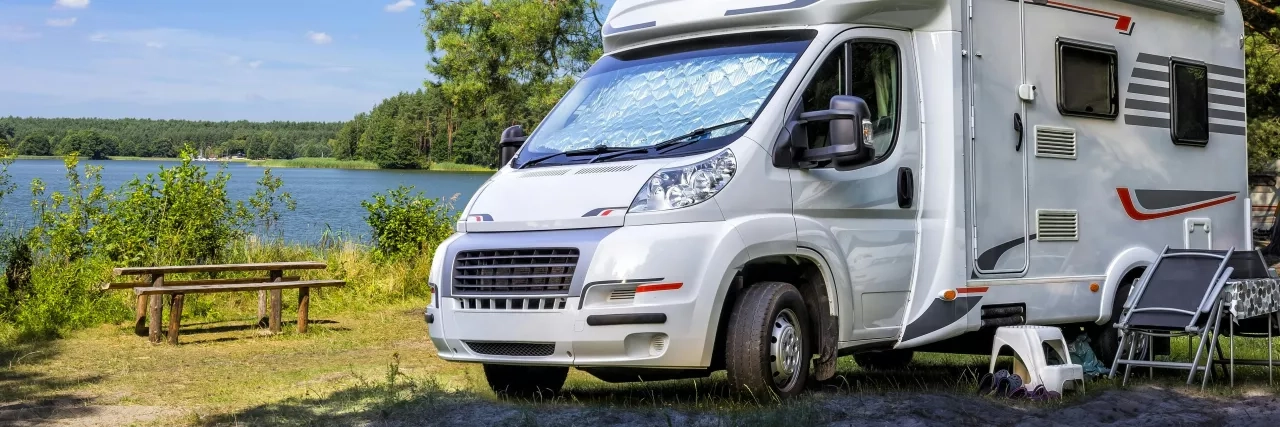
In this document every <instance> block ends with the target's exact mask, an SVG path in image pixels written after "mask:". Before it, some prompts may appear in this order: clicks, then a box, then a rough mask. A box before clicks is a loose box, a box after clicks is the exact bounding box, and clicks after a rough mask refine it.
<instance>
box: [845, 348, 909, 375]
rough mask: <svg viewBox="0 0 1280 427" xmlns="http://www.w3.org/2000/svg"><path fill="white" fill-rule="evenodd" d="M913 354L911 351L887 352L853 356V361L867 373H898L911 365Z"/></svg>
mask: <svg viewBox="0 0 1280 427" xmlns="http://www.w3.org/2000/svg"><path fill="white" fill-rule="evenodd" d="M915 354H916V352H914V351H911V350H887V351H877V352H871V353H859V354H855V355H853V360H854V361H855V362H858V366H861V367H862V368H863V369H866V370H868V371H899V370H902V369H904V368H906V367H907V365H910V364H911V359H912V358H913V357H915Z"/></svg>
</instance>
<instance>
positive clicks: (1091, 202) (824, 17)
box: [427, 0, 1252, 377]
mask: <svg viewBox="0 0 1280 427" xmlns="http://www.w3.org/2000/svg"><path fill="white" fill-rule="evenodd" d="M766 32H767V33H770V34H773V33H779V32H796V33H797V34H799V33H804V34H808V35H807V36H805V37H809V36H811V41H809V42H808V45H807V47H805V48H804V49H803V52H801V53H799V54H798V55H797V56H796V57H795V59H794V60H793V62H792V64H791V66H790V68H789V69H788V70H787V71H786V74H785V76H783V77H781V79H780V81H779V82H778V83H777V85H776V88H775V89H774V90H773V92H772V93H771V95H770V96H769V97H768V99H767V100H765V101H764V102H763V104H762V105H760V107H759V110H758V112H757V113H756V115H755V117H754V120H753V121H752V122H751V123H750V124H749V126H746V127H745V128H744V129H742V130H741V131H740V132H738V133H737V134H735V136H734V137H733V139H732V141H730V142H727V143H726V144H724V145H722V146H719V147H715V148H714V149H709V150H705V151H703V152H697V153H691V154H689V155H685V156H676V157H672V156H652V157H647V156H640V157H641V158H636V159H628V158H627V157H623V158H619V159H617V160H610V161H602V162H597V163H591V164H586V163H585V161H578V162H569V161H566V162H564V163H562V164H556V165H535V166H533V167H520V168H516V167H513V166H512V165H515V166H521V165H520V164H518V163H520V162H522V161H524V159H525V156H527V155H528V154H529V153H522V154H521V156H522V157H518V158H517V160H516V161H515V162H512V164H511V165H506V166H505V167H503V168H502V169H501V170H500V171H499V172H498V173H496V174H495V175H494V176H493V177H492V178H491V179H490V180H489V181H488V182H487V183H485V184H484V186H482V187H481V188H480V190H479V191H478V192H477V193H476V195H475V197H473V198H472V201H471V203H470V204H469V205H468V206H467V207H466V209H465V212H464V214H463V220H462V221H460V222H459V223H458V225H457V229H458V233H457V234H455V235H454V236H453V237H451V238H450V239H448V240H447V241H445V242H444V243H443V244H442V245H441V246H440V248H439V250H438V251H437V252H436V255H435V260H434V262H433V264H432V269H431V275H430V283H431V285H432V287H433V288H434V289H436V290H437V292H436V295H435V297H434V299H433V302H432V304H431V306H430V307H429V308H428V309H427V315H428V318H429V322H430V335H431V338H432V340H433V342H434V344H435V345H436V347H437V349H438V350H439V354H440V357H441V358H443V359H446V360H450V361H459V362H480V363H486V364H504V365H531V366H576V367H584V368H626V369H631V368H661V369H708V368H712V369H714V368H718V367H720V366H722V365H721V363H722V362H720V361H718V360H716V358H717V357H720V356H719V354H717V345H718V344H723V340H724V334H725V330H726V327H727V326H726V322H727V319H728V318H729V317H730V316H729V314H728V310H731V309H732V304H733V300H734V298H736V295H738V294H740V293H741V291H742V289H743V288H744V287H750V286H751V285H752V284H753V283H754V282H757V281H761V280H772V281H779V280H781V279H779V278H778V277H775V276H776V274H773V273H769V271H771V269H772V267H773V266H778V265H782V264H785V265H787V266H788V268H785V269H783V270H786V271H792V272H796V273H795V274H794V277H791V278H790V279H789V280H781V281H786V282H789V283H792V284H793V285H795V286H796V287H797V288H800V290H801V293H803V294H805V295H806V304H807V305H808V306H809V307H810V312H809V317H810V318H811V319H812V320H813V321H812V322H810V323H809V327H810V328H811V330H812V331H814V332H807V333H808V334H811V335H809V336H810V337H811V339H809V340H807V341H806V345H808V346H810V347H812V352H811V353H812V354H813V355H814V356H815V357H818V363H830V362H832V361H833V360H834V357H835V356H836V353H837V352H838V353H840V354H844V353H850V352H858V351H861V350H884V349H890V348H892V349H911V348H920V347H925V348H929V347H928V346H930V345H934V344H938V343H943V342H946V341H947V340H948V339H952V338H956V337H960V336H962V335H964V334H966V333H974V332H979V331H981V330H983V329H984V327H987V328H990V327H992V326H998V325H1002V324H1018V323H1025V324H1036V325H1089V324H1092V325H1103V324H1107V322H1108V321H1109V320H1111V319H1110V318H1111V317H1112V313H1113V309H1114V307H1113V305H1114V304H1113V303H1114V301H1115V300H1116V298H1117V296H1116V294H1117V289H1119V288H1121V287H1122V285H1123V284H1124V283H1125V282H1126V281H1127V280H1132V279H1133V278H1134V277H1136V274H1138V273H1140V272H1141V269H1142V267H1143V266H1145V265H1147V264H1149V263H1150V262H1151V261H1152V260H1154V259H1155V258H1156V254H1157V253H1159V252H1160V250H1161V249H1162V248H1163V247H1165V246H1166V245H1167V246H1171V247H1202V248H1217V249H1225V248H1228V247H1235V248H1237V249H1242V248H1250V247H1251V246H1250V245H1251V244H1252V242H1251V241H1250V233H1249V226H1248V219H1249V215H1250V207H1249V206H1248V204H1249V203H1248V197H1246V194H1245V193H1244V192H1245V191H1246V190H1247V188H1248V184H1247V177H1246V174H1245V171H1246V169H1247V168H1246V167H1245V164H1246V145H1245V135H1244V134H1245V130H1244V129H1245V109H1244V71H1243V69H1244V52H1243V47H1242V37H1243V34H1244V28H1243V20H1242V17H1241V12H1240V10H1239V7H1238V5H1237V4H1236V3H1235V2H1232V1H1227V2H1223V1H1216V0H1129V1H1102V0H1061V1H1045V0H1026V1H1017V0H964V1H960V0H619V1H618V2H617V3H616V4H615V5H614V7H613V10H612V12H611V13H610V15H609V18H608V21H607V23H606V24H605V27H604V31H603V33H604V43H605V50H606V59H608V58H611V57H619V58H621V57H625V56H626V55H628V54H629V53H634V52H640V51H644V49H650V50H654V49H656V50H661V49H664V48H665V46H672V45H675V44H678V43H683V42H689V41H697V40H701V39H705V38H708V37H721V38H725V37H727V38H729V39H732V38H735V37H753V36H755V35H756V34H761V33H766ZM787 34H791V33H787ZM862 42H869V43H877V44H879V45H880V46H891V47H892V49H890V50H888V51H896V53H897V60H896V66H892V67H890V68H887V69H891V70H894V71H895V72H896V73H897V77H896V82H897V89H896V101H894V102H889V103H888V104H884V103H882V104H881V105H880V106H879V107H877V108H878V111H880V114H886V115H888V116H892V117H890V120H887V121H880V122H877V124H876V126H877V129H876V133H875V135H876V136H877V137H878V138H880V139H875V141H877V142H876V144H880V145H881V147H878V150H877V151H876V152H875V153H874V154H875V156H876V159H875V160H874V161H870V162H865V164H861V165H859V166H858V167H857V168H854V169H852V170H836V169H834V168H802V167H779V166H777V165H776V161H777V159H776V157H777V156H778V154H777V153H778V152H779V149H778V147H779V144H785V143H786V141H788V138H786V137H780V135H786V134H787V133H786V131H787V130H788V129H790V128H789V127H788V126H790V124H791V123H792V122H793V121H795V120H796V118H797V117H798V116H799V114H800V113H801V111H800V109H801V105H800V104H801V103H802V101H803V100H802V99H801V98H802V95H803V94H804V93H806V92H805V91H806V88H809V87H810V84H811V81H813V80H814V79H815V74H816V73H818V72H819V69H820V68H821V65H822V64H824V61H826V60H827V59H828V58H829V57H830V56H829V55H832V54H833V52H835V51H837V50H840V51H841V52H844V54H845V55H849V56H850V57H849V58H848V59H847V60H845V61H844V62H843V64H844V65H843V67H846V69H844V70H843V71H841V73H842V75H848V74H849V73H850V71H849V69H848V67H854V68H856V67H860V66H862V65H860V64H863V63H865V61H867V60H868V59H867V58H856V57H852V55H853V54H852V53H851V52H857V49H858V48H859V46H861V45H858V44H857V43H862ZM1063 45H1066V46H1068V49H1076V50H1070V52H1080V51H1081V49H1083V51H1088V52H1090V53H1083V54H1082V55H1094V56H1090V58H1105V57H1107V56H1108V55H1112V56H1113V57H1114V58H1115V63H1114V64H1115V65H1114V68H1115V71H1114V75H1115V77H1114V79H1115V81H1113V82H1111V83H1110V87H1111V88H1112V90H1113V91H1115V92H1117V93H1116V95H1115V97H1114V99H1116V100H1117V101H1118V103H1117V104H1116V105H1114V110H1108V111H1097V110H1094V109H1093V108H1094V107H1092V106H1090V107H1088V108H1089V111H1084V112H1082V111H1074V112H1069V111H1066V110H1064V108H1068V109H1069V108H1077V107H1078V106H1067V107H1063V105H1060V104H1062V103H1063V102H1068V103H1069V102H1074V101H1065V99H1066V98H1067V97H1070V96H1072V93H1074V92H1072V91H1073V90H1075V89H1074V88H1063V87H1060V80H1061V79H1063V78H1066V77H1068V76H1063V75H1062V74H1063V73H1060V72H1059V70H1060V67H1063V66H1064V65H1062V64H1063V63H1064V60H1063V56H1062V55H1064V54H1063V53H1062V52H1063V51H1062V50H1061V46H1063ZM846 46H847V47H846ZM1099 52H1100V53H1099ZM1075 54H1078V53H1072V55H1075ZM1098 55H1101V56H1098ZM1073 58H1074V57H1073ZM602 61H604V60H603V59H602ZM1175 64H1190V65H1180V66H1181V67H1183V68H1179V69H1178V71H1175V70H1174V66H1175ZM1068 66H1069V65H1068ZM1196 70H1207V71H1208V75H1207V85H1208V88H1209V89H1208V97H1207V103H1208V119H1209V120H1208V123H1207V125H1208V130H1209V133H1208V138H1207V142H1206V141H1191V139H1196V138H1193V137H1187V138H1184V139H1183V140H1181V141H1179V143H1175V141H1174V136H1172V135H1173V134H1175V133H1178V132H1183V133H1182V134H1181V135H1184V137H1185V136H1186V135H1196V134H1197V132H1199V130H1198V129H1199V128H1202V127H1204V123H1199V122H1197V120H1199V119H1196V118H1195V117H1193V116H1197V115H1198V114H1200V112H1201V111H1202V110H1201V109H1200V108H1202V106H1198V105H1187V106H1186V107H1185V108H1186V110H1185V111H1189V112H1191V113H1186V114H1183V113H1181V112H1178V111H1172V110H1177V109H1179V108H1184V104H1194V103H1195V101H1196V100H1200V101H1205V99H1203V98H1199V97H1194V96H1190V95H1177V93H1183V92H1179V90H1180V89H1178V88H1171V86H1173V85H1172V84H1171V80H1173V79H1175V77H1171V75H1177V76H1183V77H1178V78H1182V79H1183V81H1193V82H1194V81H1195V79H1196V78H1203V75H1202V74H1198V73H1202V71H1196ZM1179 73H1189V74H1179ZM876 76H878V77H874V78H876V79H882V78H890V77H883V76H888V74H878V75H876ZM1186 76H1191V77H1186ZM849 79H850V77H841V81H843V82H845V83H846V84H847V83H848V82H849V81H850V80H849ZM891 80H892V79H891ZM877 84H879V83H877ZM1102 84H1104V85H1105V84H1106V82H1103V83H1102ZM1200 84H1205V83H1203V82H1202V83H1200ZM1194 86H1195V85H1194V84H1191V83H1189V84H1188V85H1187V87H1194ZM655 90H659V89H655ZM841 90H843V91H845V92H848V91H849V90H850V89H849V88H848V87H845V88H844V89H841ZM877 90H880V89H877ZM1189 90H1190V89H1189ZM1064 91H1065V92H1064ZM891 92H892V91H891ZM891 92H885V93H891ZM1193 92H1194V91H1193ZM1193 92H1185V93H1193ZM1063 93H1066V94H1067V95H1065V96H1064V95H1062V94H1063ZM1194 93H1198V92H1194ZM853 95H859V94H853ZM708 96H714V95H708ZM876 96H877V97H879V99H882V100H883V99H886V98H884V97H883V96H881V95H876ZM1177 96H1182V97H1183V99H1182V100H1181V101H1178V100H1175V99H1174V98H1176V97H1177ZM888 99H892V98H888ZM1188 100H1191V101H1188ZM562 102H568V101H562ZM824 102H825V100H824ZM886 105H889V106H888V107H886ZM1091 105H1092V104H1091ZM1171 106H1172V107H1171ZM894 108H896V113H889V112H888V111H890V110H892V109H894ZM1103 110H1106V108H1103ZM553 114H555V113H553ZM1015 114H1016V115H1017V118H1016V119H1015ZM1175 116H1177V117H1175ZM1184 117H1186V118H1184ZM652 120H655V121H661V120H664V117H652ZM1015 120H1016V121H1020V122H1021V127H1022V135H1021V139H1020V135H1019V133H1018V131H1016V130H1015ZM1179 123H1181V124H1179ZM882 125H883V126H882ZM1175 125H1176V126H1179V129H1185V131H1174V130H1172V129H1171V127H1174V126H1175ZM546 126H547V124H546V122H544V124H543V127H546ZM833 126H834V125H833ZM886 131H887V132H889V133H884V132H886ZM544 132H549V131H546V130H545V129H543V128H539V129H538V131H536V132H535V133H534V134H533V135H531V136H530V138H529V141H530V143H533V142H534V141H537V140H538V139H539V138H544V139H545V138H546V137H547V136H546V135H540V134H542V133H544ZM873 139H874V138H873ZM651 142H656V141H651ZM868 144H870V143H868ZM525 150H529V148H528V147H527V146H526V148H525ZM725 150H728V152H730V153H731V155H732V157H733V159H734V160H736V172H735V173H733V174H732V178H731V179H730V180H729V181H728V182H727V184H725V185H724V187H723V188H722V189H720V190H719V191H718V192H717V193H715V194H714V196H711V197H710V198H709V199H707V200H705V201H704V202H701V203H697V204H693V205H692V206H688V207H684V208H679V209H671V210H663V211H657V212H637V211H635V210H629V207H631V206H633V202H635V201H636V199H637V193H638V192H639V191H640V190H641V188H642V186H644V185H646V183H647V182H649V180H650V179H651V177H653V176H654V174H655V173H658V172H660V171H662V170H664V169H665V168H671V167H681V166H684V165H691V164H695V163H699V162H701V161H704V160H707V159H712V158H715V157H717V156H721V155H722V153H724V152H725ZM553 249H573V250H575V251H576V255H575V256H574V258H575V259H574V260H572V262H570V263H571V264H573V265H574V268H573V269H572V270H569V271H571V273H570V274H571V275H572V278H571V281H570V282H571V283H569V284H568V285H567V286H566V287H565V289H562V290H558V291H555V292H541V293H539V292H533V293H528V292H514V293H502V292H497V293H493V292H482V291H477V290H476V289H480V288H474V287H473V288H471V289H472V290H471V291H465V292H464V291H460V290H459V289H458V288H457V287H456V285H457V284H458V283H459V282H458V279H457V278H456V277H455V276H458V275H460V274H462V275H466V274H470V273H461V272H463V271H464V270H460V269H459V268H461V266H463V265H464V264H462V261H460V260H459V257H460V256H461V255H460V254H466V257H472V258H474V257H480V258H478V259H482V261H477V262H473V263H472V264H467V265H480V266H484V265H489V264H485V263H486V262H489V261H483V260H492V259H510V257H512V256H523V255H520V254H521V253H524V254H531V253H536V252H527V251H535V250H553ZM521 250H522V251H526V252H513V251H521ZM485 251H490V252H485ZM502 251H506V252H502ZM549 253H551V254H552V255H554V254H555V253H554V252H549ZM486 254H487V255H486ZM538 256H543V255H538ZM547 256H550V255H547ZM504 257H506V258H504ZM468 259H470V258H468ZM547 259H550V258H547ZM562 261H563V260H562ZM502 262H506V261H502ZM475 268H477V269H479V268H480V267H475ZM477 271H478V270H477ZM486 271H487V272H486V273H483V274H488V275H496V276H495V277H496V278H497V279H496V280H511V279H510V278H508V276H504V275H502V274H499V273H503V274H513V273H512V272H511V271H510V270H504V271H501V272H495V271H496V270H492V269H490V270H486ZM526 273H528V271H525V273H521V274H526ZM459 277H461V276H459ZM511 277H514V276H511ZM783 279H786V278H783ZM566 280H568V279H566ZM474 283H486V282H483V281H478V282H474ZM503 283H509V282H503ZM637 287H640V289H639V292H637V291H638V289H637ZM593 316H594V317H593ZM659 317H660V318H661V321H660V322H659V321H658V318H659ZM600 319H607V320H605V321H601V320H600ZM531 349H532V350H531ZM529 351H532V352H533V354H532V355H531V354H525V352H529ZM724 351H727V352H734V351H739V349H732V348H730V349H724ZM831 366H832V367H833V366H834V365H831ZM818 372H819V375H818V376H820V377H822V376H829V375H824V374H821V372H823V370H822V369H819V370H818Z"/></svg>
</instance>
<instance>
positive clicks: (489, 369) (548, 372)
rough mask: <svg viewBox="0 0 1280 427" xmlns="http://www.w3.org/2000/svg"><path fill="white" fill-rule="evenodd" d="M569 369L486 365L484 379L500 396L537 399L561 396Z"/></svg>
mask: <svg viewBox="0 0 1280 427" xmlns="http://www.w3.org/2000/svg"><path fill="white" fill-rule="evenodd" d="M568 376H569V368H568V367H556V366H514V365H490V364H485V365H484V378H485V380H488V382H489V388H490V389H493V392H494V393H496V394H497V395H498V396H508V397H521V398H536V397H548V398H549V397H552V396H555V395H557V394H560V388H561V387H564V380H565V378H567V377H568Z"/></svg>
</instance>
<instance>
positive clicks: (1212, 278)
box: [1111, 247, 1234, 387]
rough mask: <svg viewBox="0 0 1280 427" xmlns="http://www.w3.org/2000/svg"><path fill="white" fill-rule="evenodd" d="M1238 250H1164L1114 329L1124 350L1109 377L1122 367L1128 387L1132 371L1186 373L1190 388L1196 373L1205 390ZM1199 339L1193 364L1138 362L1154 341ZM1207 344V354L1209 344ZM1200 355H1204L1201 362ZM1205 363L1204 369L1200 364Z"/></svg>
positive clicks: (1138, 286)
mask: <svg viewBox="0 0 1280 427" xmlns="http://www.w3.org/2000/svg"><path fill="white" fill-rule="evenodd" d="M1233 252H1234V249H1228V250H1225V251H1210V250H1188V249H1170V248H1168V247H1165V248H1164V250H1163V251H1161V252H1160V256H1159V257H1158V258H1156V261H1155V263H1154V264H1152V265H1151V266H1150V267H1148V268H1147V270H1146V272H1145V273H1143V275H1142V279H1140V280H1139V282H1138V284H1137V285H1136V286H1135V287H1134V289H1133V290H1132V291H1131V292H1130V294H1129V300H1128V302H1126V304H1125V309H1126V310H1125V311H1124V314H1122V315H1121V316H1120V321H1119V322H1117V323H1116V325H1115V327H1116V328H1119V329H1120V348H1119V349H1118V350H1117V351H1116V357H1115V362H1113V363H1112V365H1111V377H1112V378H1114V377H1115V374H1116V370H1117V369H1118V368H1119V367H1120V365H1124V367H1125V368H1124V380H1123V381H1122V383H1121V384H1125V383H1128V381H1129V370H1130V368H1132V367H1133V366H1143V367H1152V368H1168V369H1187V370H1190V371H1191V373H1190V374H1189V375H1188V376H1187V384H1191V382H1192V380H1194V379H1195V375H1196V372H1197V371H1203V372H1204V380H1203V381H1202V384H1201V387H1204V385H1205V384H1207V382H1208V377H1209V375H1210V371H1209V370H1210V368H1211V366H1212V364H1213V357H1212V356H1211V355H1212V354H1213V351H1214V350H1215V343H1216V342H1217V340H1216V339H1214V337H1216V336H1217V328H1218V326H1219V325H1220V322H1215V321H1214V319H1216V318H1217V315H1218V313H1217V310H1220V309H1221V307H1220V306H1221V304H1219V303H1218V302H1219V299H1220V298H1221V294H1222V287H1223V285H1224V284H1225V283H1226V281H1227V278H1228V277H1230V276H1231V272H1232V269H1231V267H1228V266H1227V262H1228V260H1230V258H1231V254H1232V253H1233ZM1194 335H1199V336H1200V338H1201V339H1200V346H1199V348H1197V349H1196V353H1195V357H1194V358H1193V359H1192V360H1191V361H1190V362H1174V361H1172V360H1171V361H1167V362H1166V361H1156V360H1140V359H1135V358H1134V353H1135V352H1136V350H1137V349H1138V347H1139V346H1140V345H1142V344H1145V343H1148V342H1150V341H1151V338H1153V337H1179V336H1194ZM1206 343H1208V345H1209V349H1208V353H1206V352H1205V350H1206V349H1205V345H1206ZM1201 356H1204V357H1203V359H1202V357H1201ZM1202 360H1203V365H1202V364H1201V361H1202Z"/></svg>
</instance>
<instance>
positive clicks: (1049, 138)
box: [1036, 126, 1076, 160]
mask: <svg viewBox="0 0 1280 427" xmlns="http://www.w3.org/2000/svg"><path fill="white" fill-rule="evenodd" d="M1036 157H1051V158H1056V159H1071V160H1075V158H1076V130H1075V129H1068V128H1058V127H1051V126H1036Z"/></svg>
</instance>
